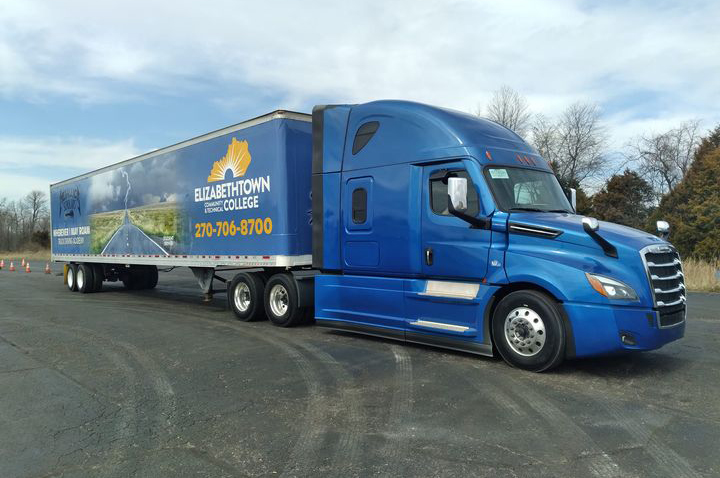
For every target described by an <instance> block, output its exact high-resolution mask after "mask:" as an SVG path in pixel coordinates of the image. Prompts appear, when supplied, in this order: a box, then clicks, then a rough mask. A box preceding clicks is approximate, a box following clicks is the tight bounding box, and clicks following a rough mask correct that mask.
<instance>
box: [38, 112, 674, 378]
mask: <svg viewBox="0 0 720 478" xmlns="http://www.w3.org/2000/svg"><path fill="white" fill-rule="evenodd" d="M51 207H52V257H53V260H54V261H62V262H65V263H66V266H65V269H66V284H67V287H68V288H69V290H71V291H80V292H85V293H86V292H93V291H96V290H99V289H100V288H102V285H103V282H105V281H118V280H119V281H122V282H123V283H124V285H125V286H126V287H128V288H131V289H145V288H152V287H155V285H156V284H157V281H158V267H160V268H163V267H175V266H187V267H190V268H191V269H192V271H193V273H194V274H195V277H196V278H197V280H198V283H199V285H200V287H201V289H202V290H203V292H204V294H205V296H206V298H210V297H211V296H212V294H213V293H214V292H217V290H215V289H214V287H213V286H214V283H215V281H221V282H225V283H226V287H225V290H226V291H227V297H228V303H229V306H230V308H231V309H232V310H233V312H234V313H235V315H236V316H237V318H238V319H240V320H243V321H252V320H260V319H264V318H266V317H267V318H268V319H269V320H270V321H271V322H272V323H273V324H275V325H278V326H281V327H288V326H293V325H297V324H300V323H304V322H308V321H314V322H315V323H316V324H317V325H319V326H324V327H329V328H332V329H339V330H346V331H353V332H358V333H362V334H370V335H375V336H381V337H388V338H391V339H397V340H401V341H407V342H415V343H421V344H428V345H434V346H439V347H444V348H449V349H454V350H460V351H466V352H471V353H476V354H480V355H493V354H499V355H500V356H502V358H503V359H505V361H507V362H508V363H509V364H511V365H513V366H516V367H520V368H523V369H527V370H531V371H543V370H548V369H550V368H552V367H554V366H556V365H558V364H559V363H560V362H562V361H563V360H564V359H565V358H573V357H588V356H594V355H602V354H610V353H619V352H624V351H633V350H652V349H656V348H658V347H661V346H662V345H664V344H666V343H668V342H670V341H673V340H676V339H679V338H680V337H682V336H683V334H684V330H685V318H686V304H685V302H686V299H685V286H684V278H683V273H682V265H681V262H680V257H679V255H678V253H677V251H676V250H675V248H674V247H673V246H672V245H671V244H670V243H668V241H667V236H668V233H669V228H668V225H667V224H665V223H662V222H660V223H658V235H653V234H648V233H646V232H643V231H639V230H635V229H631V228H628V227H624V226H620V225H616V224H612V223H607V222H599V221H597V220H595V219H593V218H588V217H582V216H579V215H577V214H576V213H575V205H574V191H572V190H563V188H562V187H561V186H560V183H559V182H558V180H557V178H556V177H555V175H554V174H553V172H552V169H551V168H550V166H549V164H548V163H547V161H545V160H544V159H543V158H542V157H540V156H539V155H538V154H537V152H536V151H535V150H534V149H533V148H532V147H530V146H529V145H528V144H527V143H526V142H525V141H523V140H522V139H521V138H520V137H519V136H518V135H516V134H515V133H513V132H512V131H510V130H508V129H507V128H504V127H503V126H500V125H498V124H496V123H493V122H491V121H487V120H483V119H480V118H477V117H474V116H470V115H466V114H463V113H460V112H456V111H451V110H447V109H443V108H437V107H432V106H428V105H423V104H418V103H411V102H406V101H376V102H371V103H366V104H359V105H322V106H316V107H315V108H314V109H313V112H312V115H306V114H301V113H294V112H287V111H275V112H273V113H270V114H267V115H264V116H261V117H258V118H254V119H251V120H249V121H246V122H243V123H240V124H238V125H235V126H231V127H228V128H225V129H223V130H219V131H215V132H213V133H209V134H207V135H204V136H200V137H197V138H194V139H191V140H188V141H185V142H182V143H179V144H176V145H173V146H169V147H167V148H163V149H160V150H157V151H153V152H151V153H147V154H145V155H142V156H139V157H136V158H133V159H130V160H127V161H124V162H121V163H118V164H115V165H112V166H109V167H106V168H103V169H100V170H98V171H94V172H92V173H88V174H85V175H82V176H79V177H76V178H72V179H69V180H67V181H63V182H61V183H57V184H54V185H52V186H51ZM220 271H225V274H223V275H222V276H221V275H219V274H218V272H220ZM228 271H230V275H232V276H233V277H232V279H230V278H229V276H228V274H227V272H228ZM223 276H225V278H224V277H223Z"/></svg>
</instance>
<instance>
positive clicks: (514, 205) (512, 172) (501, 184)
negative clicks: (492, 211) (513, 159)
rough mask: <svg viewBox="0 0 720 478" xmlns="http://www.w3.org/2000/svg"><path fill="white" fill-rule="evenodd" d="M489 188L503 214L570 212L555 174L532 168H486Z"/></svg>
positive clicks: (570, 209)
mask: <svg viewBox="0 0 720 478" xmlns="http://www.w3.org/2000/svg"><path fill="white" fill-rule="evenodd" d="M485 177H486V178H487V181H488V184H490V189H491V190H492V193H493V196H494V197H495V201H497V203H498V207H499V208H500V209H502V210H503V211H540V212H572V206H570V202H569V201H568V200H567V198H566V197H565V194H564V193H563V190H562V188H561V187H560V183H559V182H558V180H557V178H556V177H555V175H554V174H552V173H548V172H545V171H537V170H534V169H525V168H513V167H492V168H486V169H485Z"/></svg>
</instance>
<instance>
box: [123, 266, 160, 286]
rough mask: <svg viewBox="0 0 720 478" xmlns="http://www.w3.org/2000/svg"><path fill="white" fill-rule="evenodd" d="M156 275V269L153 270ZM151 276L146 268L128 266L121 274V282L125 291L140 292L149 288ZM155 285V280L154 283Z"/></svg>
mask: <svg viewBox="0 0 720 478" xmlns="http://www.w3.org/2000/svg"><path fill="white" fill-rule="evenodd" d="M155 273H157V268H156V269H155ZM150 279H151V275H150V272H149V270H148V267H145V266H130V267H129V268H127V269H126V270H125V274H123V277H122V282H123V285H124V286H125V288H126V289H129V290H142V289H147V288H148V287H149V286H150ZM155 284H156V285H157V280H156V281H155Z"/></svg>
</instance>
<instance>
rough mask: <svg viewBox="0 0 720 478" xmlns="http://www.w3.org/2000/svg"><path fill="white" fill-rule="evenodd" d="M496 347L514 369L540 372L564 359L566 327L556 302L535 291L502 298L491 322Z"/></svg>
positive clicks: (523, 291)
mask: <svg viewBox="0 0 720 478" xmlns="http://www.w3.org/2000/svg"><path fill="white" fill-rule="evenodd" d="M492 329H493V339H494V342H495V347H497V349H498V352H500V355H501V356H502V358H503V359H504V360H505V361H506V362H507V363H509V364H510V365H512V366H513V367H517V368H522V369H525V370H530V371H532V372H543V371H545V370H550V369H551V368H553V367H556V366H557V365H559V364H560V363H561V362H562V361H563V359H564V358H565V327H564V325H563V320H562V317H561V315H560V311H559V310H558V305H557V304H556V303H555V301H554V300H553V299H552V298H550V297H548V296H547V295H545V294H542V293H540V292H536V291H534V290H519V291H516V292H512V293H510V294H508V295H507V296H505V297H504V298H503V299H502V300H501V301H500V303H499V304H498V305H497V307H496V308H495V312H494V314H493V319H492Z"/></svg>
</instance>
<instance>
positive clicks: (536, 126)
mask: <svg viewBox="0 0 720 478" xmlns="http://www.w3.org/2000/svg"><path fill="white" fill-rule="evenodd" d="M530 134H531V135H532V143H533V146H535V149H537V150H538V153H540V156H542V157H543V158H545V159H546V160H548V161H550V162H551V163H557V162H558V156H559V155H560V135H559V134H558V126H557V124H555V123H554V122H553V121H552V120H550V119H549V118H548V117H547V116H545V115H543V114H541V113H538V114H537V115H536V116H535V121H533V124H532V126H531V128H530Z"/></svg>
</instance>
